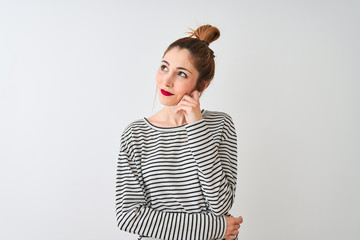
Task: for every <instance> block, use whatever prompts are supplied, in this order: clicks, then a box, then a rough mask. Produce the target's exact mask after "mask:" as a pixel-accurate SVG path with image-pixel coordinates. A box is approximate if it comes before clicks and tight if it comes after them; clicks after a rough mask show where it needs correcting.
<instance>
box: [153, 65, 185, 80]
mask: <svg viewBox="0 0 360 240" xmlns="http://www.w3.org/2000/svg"><path fill="white" fill-rule="evenodd" d="M160 69H161V71H168V70H169V69H168V67H167V66H166V65H161V66H160ZM177 75H179V76H180V77H183V78H188V75H187V74H186V73H184V72H183V71H179V72H178V73H177Z"/></svg>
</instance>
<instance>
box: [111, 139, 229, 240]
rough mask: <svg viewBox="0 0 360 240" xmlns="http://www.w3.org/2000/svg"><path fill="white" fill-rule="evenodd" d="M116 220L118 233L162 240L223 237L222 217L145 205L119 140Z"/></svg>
mask: <svg viewBox="0 0 360 240" xmlns="http://www.w3.org/2000/svg"><path fill="white" fill-rule="evenodd" d="M115 211H116V219H117V226H118V227H119V228H120V230H123V231H127V232H130V233H134V234H138V235H142V236H148V237H153V238H158V239H164V240H182V239H190V240H207V239H217V238H221V237H223V236H224V235H225V232H226V219H225V216H216V215H215V214H213V213H194V214H192V213H184V212H165V211H159V210H155V209H152V208H150V207H148V206H147V200H146V194H145V190H144V185H143V181H142V177H141V176H140V175H139V173H138V171H137V164H136V160H134V159H133V156H132V150H131V146H129V145H128V144H127V141H125V140H122V143H121V147H120V153H119V157H118V162H117V177H116V210H115Z"/></svg>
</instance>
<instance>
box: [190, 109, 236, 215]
mask: <svg viewBox="0 0 360 240" xmlns="http://www.w3.org/2000/svg"><path fill="white" fill-rule="evenodd" d="M219 124H221V126H222V132H221V135H220V137H217V139H216V140H215V139H214V135H215V134H214V133H211V132H210V131H209V128H208V126H207V125H206V123H205V120H204V119H202V120H199V121H197V122H195V123H192V124H189V125H188V126H187V127H186V129H187V132H188V144H189V147H190V149H191V152H192V154H193V156H194V159H195V161H196V163H197V165H198V174H199V180H200V184H201V188H202V191H203V194H204V197H205V199H206V201H207V204H208V207H209V208H210V210H211V211H212V212H214V213H215V214H216V215H218V216H220V215H226V214H227V213H228V211H229V210H230V209H231V207H232V205H233V203H234V199H235V190H236V178H237V136H236V131H235V127H234V124H233V122H232V119H231V117H230V116H228V115H226V116H224V118H223V120H222V122H220V123H219Z"/></svg>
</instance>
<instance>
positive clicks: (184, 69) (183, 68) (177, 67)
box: [161, 60, 192, 74]
mask: <svg viewBox="0 0 360 240" xmlns="http://www.w3.org/2000/svg"><path fill="white" fill-rule="evenodd" d="M161 62H164V63H166V64H167V65H169V66H170V63H169V62H168V61H166V60H162V61H161ZM176 69H181V70H185V71H188V72H189V73H191V74H192V72H191V71H190V70H189V69H186V68H183V67H177V68H176Z"/></svg>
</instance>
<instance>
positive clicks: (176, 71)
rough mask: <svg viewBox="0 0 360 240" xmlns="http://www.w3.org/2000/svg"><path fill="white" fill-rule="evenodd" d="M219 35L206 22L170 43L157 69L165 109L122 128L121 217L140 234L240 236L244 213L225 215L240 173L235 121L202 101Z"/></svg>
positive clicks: (170, 239)
mask: <svg viewBox="0 0 360 240" xmlns="http://www.w3.org/2000/svg"><path fill="white" fill-rule="evenodd" d="M219 36H220V32H219V30H218V29H217V28H216V27H213V26H211V25H204V26H201V27H199V28H198V29H197V30H195V31H192V32H191V35H190V36H189V37H185V38H181V39H178V40H177V41H175V42H174V43H172V44H171V45H170V46H169V47H168V49H167V50H166V51H165V53H164V56H163V59H162V61H161V65H160V68H159V70H158V72H157V74H156V83H157V90H158V94H159V100H160V103H161V104H162V105H164V107H163V108H162V109H161V110H160V111H159V112H157V113H156V114H155V115H153V116H151V117H149V118H144V119H141V120H138V121H135V122H133V123H131V124H130V125H129V126H127V128H126V129H125V130H124V132H123V134H122V139H121V147H120V154H119V158H118V165H117V181H116V217H117V223H118V227H119V228H120V229H121V230H124V231H127V232H131V233H134V234H138V235H140V238H139V239H141V238H142V239H165V240H175V239H176V240H180V239H194V240H205V239H223V238H225V239H236V238H237V234H238V228H240V224H241V223H242V217H238V218H235V217H232V216H230V215H229V214H228V211H229V210H230V208H231V207H232V205H233V202H234V197H235V189H236V177H237V150H236V132H235V128H234V124H233V122H232V120H231V117H230V116H229V115H227V114H226V113H222V112H214V111H206V110H201V109H200V103H199V97H200V94H201V93H202V92H203V91H204V90H205V89H206V88H207V86H208V85H209V83H210V82H211V80H212V79H213V77H214V71H215V62H214V54H213V51H212V50H211V49H210V48H209V43H211V42H213V41H215V40H216V39H218V38H219Z"/></svg>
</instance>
